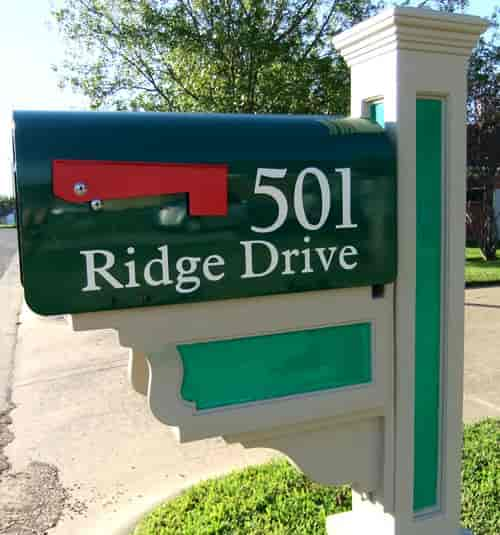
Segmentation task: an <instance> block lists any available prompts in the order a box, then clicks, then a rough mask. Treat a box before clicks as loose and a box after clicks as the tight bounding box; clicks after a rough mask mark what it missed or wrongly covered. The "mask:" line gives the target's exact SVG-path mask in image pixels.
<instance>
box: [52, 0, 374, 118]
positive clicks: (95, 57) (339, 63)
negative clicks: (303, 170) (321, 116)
mask: <svg viewBox="0 0 500 535" xmlns="http://www.w3.org/2000/svg"><path fill="white" fill-rule="evenodd" d="M377 8H378V5H375V4H374V3H373V2H370V1H369V0H328V1H326V0H170V1H168V0H165V1H162V0H65V2H64V5H63V7H61V8H60V9H58V10H56V11H55V12H54V15H55V17H56V20H57V23H58V27H59V29H60V31H61V32H62V34H63V36H64V38H65V40H66V44H67V56H66V60H65V61H64V63H63V64H62V65H61V66H60V67H59V68H58V70H59V72H60V74H61V81H62V83H63V84H69V85H71V86H72V87H73V88H74V89H75V90H76V91H78V92H82V93H84V94H85V95H87V96H88V97H89V98H90V102H91V106H92V107H93V108H99V107H102V106H108V107H114V108H117V109H132V110H149V111H150V110H155V111H179V110H182V111H218V112H236V111H239V112H250V113H251V112H257V111H259V112H281V113H317V112H325V113H345V112H346V111H347V105H348V93H349V75H348V69H347V67H346V64H345V63H344V61H343V60H342V58H341V57H340V56H339V55H338V54H337V53H336V52H335V50H334V49H333V48H332V44H331V41H332V39H331V38H332V36H333V34H334V33H336V32H338V31H339V30H342V29H345V28H347V27H349V26H350V25H352V24H353V23H355V22H358V21H360V20H362V19H364V18H366V17H367V16H369V15H371V14H373V13H374V12H375V11H376V10H377Z"/></svg>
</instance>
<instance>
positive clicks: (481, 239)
mask: <svg viewBox="0 0 500 535" xmlns="http://www.w3.org/2000/svg"><path fill="white" fill-rule="evenodd" d="M499 18H500V8H496V9H495V11H494V13H493V15H492V17H491V30H490V31H491V35H490V37H489V38H488V39H487V38H485V37H484V36H483V37H481V38H480V40H479V43H478V46H477V47H476V49H475V51H474V54H473V55H472V57H471V61H470V64H469V71H468V85H469V87H468V99H467V108H468V110H467V111H468V122H469V127H468V188H469V189H470V190H474V191H476V192H480V199H481V200H480V206H479V207H478V208H479V209H478V210H477V211H476V214H475V215H476V217H478V218H479V221H477V222H474V221H472V218H473V217H474V216H473V214H472V213H471V210H470V206H469V210H468V212H469V213H468V219H469V221H470V223H471V225H473V227H474V228H476V229H477V231H478V236H475V238H476V240H477V242H478V243H479V246H480V247H481V251H482V253H483V255H484V257H485V258H486V259H487V260H495V259H496V246H497V239H498V236H497V224H496V223H497V222H496V216H495V208H494V196H495V190H496V177H497V176H500V150H499V144H500V46H499V45H498V31H499Z"/></svg>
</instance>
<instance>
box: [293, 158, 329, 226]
mask: <svg viewBox="0 0 500 535" xmlns="http://www.w3.org/2000/svg"><path fill="white" fill-rule="evenodd" d="M307 175H312V176H314V177H315V178H316V180H317V181H318V184H319V189H320V192H321V214H320V216H319V220H318V222H317V223H315V224H313V223H311V222H310V221H309V220H308V218H307V215H306V210H305V206H304V205H305V203H304V179H305V177H306V176H307ZM330 205H331V196H330V185H329V184H328V179H327V178H326V175H325V173H323V172H322V171H320V170H319V169H317V168H316V167H306V169H304V170H303V171H301V173H300V174H299V176H298V177H297V182H296V183H295V191H294V194H293V207H294V209H295V215H296V216H297V221H298V222H299V223H300V224H301V226H302V227H303V228H305V229H306V230H318V229H320V228H321V227H322V226H323V225H324V224H325V223H326V220H327V219H328V216H329V215H330Z"/></svg>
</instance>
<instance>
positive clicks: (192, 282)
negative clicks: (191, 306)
mask: <svg viewBox="0 0 500 535" xmlns="http://www.w3.org/2000/svg"><path fill="white" fill-rule="evenodd" d="M200 262H201V258H200V257H199V256H183V257H181V258H179V259H178V260H177V262H176V264H175V268H176V269H177V272H178V273H179V276H178V277H177V284H176V285H175V289H176V290H177V291H178V292H179V293H181V294H189V293H191V292H194V291H196V290H197V289H198V288H199V287H200V284H201V282H200V277H197V276H196V275H193V274H194V273H195V272H196V270H197V268H198V264H199V263H200ZM186 285H187V286H186Z"/></svg>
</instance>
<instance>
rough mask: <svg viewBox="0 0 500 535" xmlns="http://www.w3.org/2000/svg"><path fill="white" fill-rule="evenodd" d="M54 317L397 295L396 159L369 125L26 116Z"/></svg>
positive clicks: (31, 267)
mask: <svg viewBox="0 0 500 535" xmlns="http://www.w3.org/2000/svg"><path fill="white" fill-rule="evenodd" d="M14 123H15V133H14V150H15V170H16V177H15V179H16V189H17V198H18V210H19V214H18V215H19V224H20V251H21V263H22V275H23V284H24V288H25V295H26V300H27V302H28V303H29V304H30V306H31V307H32V308H33V309H34V310H35V311H36V312H39V313H43V314H55V313H77V312H88V311H98V310H106V309H116V308H128V307H134V306H146V305H160V304H174V303H183V302H193V301H207V300H216V299H227V298H237V297H252V296H259V295H270V294H280V293H288V292H300V291H308V290H320V289H330V288H345V287H353V286H367V285H373V284H384V283H388V282H391V281H393V280H394V279H395V274H396V216H395V203H396V199H395V190H396V186H395V184H396V177H395V173H396V171H395V168H396V166H395V155H394V151H393V148H392V146H391V143H390V141H389V139H388V137H387V135H386V133H384V131H383V130H382V129H381V128H380V127H378V125H375V124H373V123H371V122H369V121H366V120H360V119H357V120H356V119H340V120H334V119H331V118H328V117H323V118H321V117H291V116H244V115H225V116H223V115H211V114H203V115H198V114H162V113H155V114H148V113H53V112H16V113H15V115H14Z"/></svg>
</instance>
